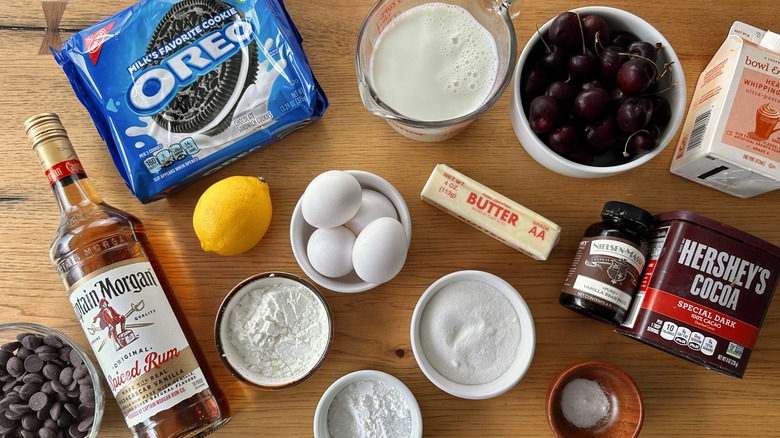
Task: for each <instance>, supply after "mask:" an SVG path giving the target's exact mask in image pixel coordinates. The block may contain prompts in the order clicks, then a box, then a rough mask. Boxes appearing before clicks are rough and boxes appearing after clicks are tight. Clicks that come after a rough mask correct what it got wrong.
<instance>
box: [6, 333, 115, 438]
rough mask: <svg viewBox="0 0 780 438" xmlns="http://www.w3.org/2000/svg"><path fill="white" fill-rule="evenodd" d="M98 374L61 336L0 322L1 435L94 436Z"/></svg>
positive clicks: (100, 401)
mask: <svg viewBox="0 0 780 438" xmlns="http://www.w3.org/2000/svg"><path fill="white" fill-rule="evenodd" d="M100 379H101V377H100V374H99V372H98V370H97V368H95V365H94V364H93V363H92V361H91V360H90V359H89V356H87V354H86V353H85V352H84V350H82V349H81V347H79V346H78V344H76V342H75V341H73V340H72V339H71V338H69V337H67V336H66V335H64V334H62V333H60V332H58V331H56V330H54V329H51V328H49V327H45V326H42V325H38V324H33V323H23V322H15V323H8V324H0V384H2V387H1V388H0V389H1V390H2V392H0V436H20V437H41V438H54V437H57V436H65V437H74V438H84V437H89V438H94V437H97V436H98V430H99V429H100V420H101V419H102V417H103V409H104V404H105V400H104V396H103V388H102V387H101V386H100V381H101V380H100Z"/></svg>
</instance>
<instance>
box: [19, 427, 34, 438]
mask: <svg viewBox="0 0 780 438" xmlns="http://www.w3.org/2000/svg"><path fill="white" fill-rule="evenodd" d="M19 436H20V437H22V438H35V432H33V431H30V430H27V429H22V430H20V431H19Z"/></svg>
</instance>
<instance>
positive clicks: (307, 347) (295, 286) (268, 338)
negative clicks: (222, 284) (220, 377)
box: [214, 272, 333, 390]
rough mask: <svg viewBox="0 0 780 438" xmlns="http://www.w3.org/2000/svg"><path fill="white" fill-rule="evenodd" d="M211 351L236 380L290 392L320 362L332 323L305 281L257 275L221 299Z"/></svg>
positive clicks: (321, 299)
mask: <svg viewBox="0 0 780 438" xmlns="http://www.w3.org/2000/svg"><path fill="white" fill-rule="evenodd" d="M214 332H215V333H214V338H215V340H216V343H217V351H218V352H219V355H220V359H221V360H222V363H223V364H224V365H225V367H226V368H227V369H228V371H230V373H231V374H233V375H234V376H235V377H236V378H238V379H239V380H241V381H243V382H245V383H247V384H249V385H251V386H254V387H256V388H260V389H266V390H276V389H284V388H289V387H291V386H295V385H297V384H299V383H301V382H303V381H305V380H306V379H308V378H309V377H311V376H312V375H313V374H314V373H315V372H316V371H317V370H318V369H319V368H320V366H321V365H322V363H323V362H324V361H325V358H326V357H327V355H328V351H329V350H330V345H331V342H332V339H333V319H332V316H331V312H330V308H329V307H328V303H327V302H326V301H325V297H324V296H323V295H322V294H321V293H320V291H319V290H317V288H316V287H315V286H314V285H312V284H311V283H309V282H307V281H306V280H304V279H302V278H300V277H297V276H294V275H291V274H286V273H282V272H270V273H263V274H257V275H254V276H252V277H249V278H247V279H246V280H244V281H242V282H241V283H239V284H238V285H236V287H234V288H233V289H232V290H231V291H230V293H228V294H227V296H226V297H225V299H224V301H223V302H222V305H221V306H220V308H219V311H218V312H217V319H216V323H215V325H214Z"/></svg>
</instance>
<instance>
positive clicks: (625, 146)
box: [623, 129, 652, 158]
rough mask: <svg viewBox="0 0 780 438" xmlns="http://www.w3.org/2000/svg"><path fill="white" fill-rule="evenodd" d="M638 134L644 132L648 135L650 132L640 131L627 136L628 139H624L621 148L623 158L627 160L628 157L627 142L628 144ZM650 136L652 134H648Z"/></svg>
mask: <svg viewBox="0 0 780 438" xmlns="http://www.w3.org/2000/svg"><path fill="white" fill-rule="evenodd" d="M640 132H646V133H648V134H650V131H648V130H647V129H640V130H638V131H635V132H634V133H633V134H631V135H629V136H628V138H627V139H626V144H625V145H624V146H623V157H624V158H628V157H629V153H628V142H630V141H631V139H632V138H634V136H635V135H637V134H639V133H640ZM650 135H652V134H650Z"/></svg>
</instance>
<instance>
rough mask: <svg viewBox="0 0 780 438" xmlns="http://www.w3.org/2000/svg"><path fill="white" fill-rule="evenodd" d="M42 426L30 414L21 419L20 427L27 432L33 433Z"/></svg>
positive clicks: (33, 415)
mask: <svg viewBox="0 0 780 438" xmlns="http://www.w3.org/2000/svg"><path fill="white" fill-rule="evenodd" d="M42 425H43V423H41V420H39V419H38V418H37V417H36V416H35V414H33V413H32V412H31V413H29V414H27V415H25V416H24V417H22V427H23V428H25V429H27V430H31V431H35V430H38V429H40V428H41V426H42Z"/></svg>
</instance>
